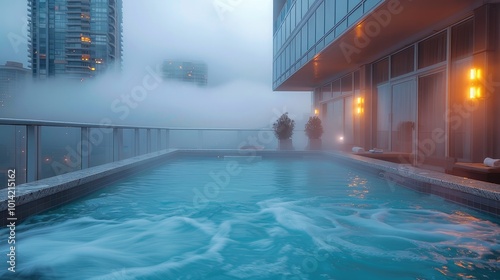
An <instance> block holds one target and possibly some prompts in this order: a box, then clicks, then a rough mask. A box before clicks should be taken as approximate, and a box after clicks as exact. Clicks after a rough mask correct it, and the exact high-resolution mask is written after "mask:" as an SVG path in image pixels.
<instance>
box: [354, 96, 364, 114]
mask: <svg viewBox="0 0 500 280" xmlns="http://www.w3.org/2000/svg"><path fill="white" fill-rule="evenodd" d="M364 103H365V100H364V98H363V97H358V98H357V99H356V114H358V115H360V114H362V113H363V112H364V110H365V109H364Z"/></svg>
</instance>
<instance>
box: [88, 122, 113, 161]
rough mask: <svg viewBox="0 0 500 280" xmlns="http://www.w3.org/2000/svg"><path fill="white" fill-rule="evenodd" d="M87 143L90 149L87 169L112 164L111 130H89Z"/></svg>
mask: <svg viewBox="0 0 500 280" xmlns="http://www.w3.org/2000/svg"><path fill="white" fill-rule="evenodd" d="M87 141H88V143H89V145H90V147H91V149H90V155H89V167H92V166H97V165H101V164H106V163H110V162H113V129H112V128H90V129H89V139H87Z"/></svg>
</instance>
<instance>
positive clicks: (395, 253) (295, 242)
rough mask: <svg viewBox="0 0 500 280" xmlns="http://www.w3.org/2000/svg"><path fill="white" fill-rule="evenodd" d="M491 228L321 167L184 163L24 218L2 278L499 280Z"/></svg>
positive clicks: (472, 216) (464, 212)
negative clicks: (10, 264) (13, 264)
mask: <svg viewBox="0 0 500 280" xmlns="http://www.w3.org/2000/svg"><path fill="white" fill-rule="evenodd" d="M217 184H218V185H217ZM499 225H500V223H499V220H498V219H497V218H493V217H491V216H487V215H485V214H481V213H478V212H475V211H472V210H469V209H466V208H463V207H461V206H458V205H455V204H451V203H447V202H445V201H444V200H443V199H441V198H439V197H435V196H430V195H425V194H420V193H416V192H413V191H411V190H408V189H405V188H403V187H400V186H394V185H393V184H392V183H388V182H386V181H385V180H383V179H382V178H378V177H372V176H369V175H368V174H365V173H362V172H356V171H355V170H352V169H350V168H347V167H346V166H343V165H341V164H338V163H335V162H331V161H323V160H314V159H309V160H291V159H287V160H268V159H264V160H262V161H257V160H254V161H251V162H249V163H248V162H245V161H243V162H231V161H224V160H222V159H182V160H174V161H172V162H169V163H166V164H165V165H163V166H161V167H159V168H155V169H153V170H150V171H147V172H144V173H142V174H140V175H139V176H136V177H134V178H129V179H126V180H123V181H120V182H117V183H115V184H113V185H111V186H109V187H107V188H105V189H103V190H100V191H98V192H96V193H94V194H92V195H90V196H87V197H85V198H84V199H80V200H78V201H75V202H73V203H70V204H67V205H65V206H64V207H61V208H58V209H55V210H51V211H48V212H45V213H43V214H40V215H37V216H33V217H31V218H29V219H28V220H27V221H25V222H23V223H22V224H21V225H20V226H18V227H17V228H16V239H17V242H16V245H17V258H16V260H17V263H16V274H13V273H11V272H9V271H7V267H5V269H3V270H2V271H0V278H2V279H4V278H5V279H9V278H8V277H9V276H11V277H12V276H14V275H15V276H16V277H17V278H13V279H498V272H499V271H500V245H499V243H500V242H499V241H500V226H499ZM0 233H1V235H2V236H7V235H8V232H7V230H6V229H2V230H1V231H0ZM4 241H5V240H4ZM0 249H1V251H2V252H7V242H6V241H5V242H2V244H0ZM4 259H6V257H5V255H4ZM3 263H4V264H5V261H3Z"/></svg>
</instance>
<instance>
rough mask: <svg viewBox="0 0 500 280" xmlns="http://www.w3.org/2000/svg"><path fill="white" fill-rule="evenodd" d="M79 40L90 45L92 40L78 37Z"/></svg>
mask: <svg viewBox="0 0 500 280" xmlns="http://www.w3.org/2000/svg"><path fill="white" fill-rule="evenodd" d="M80 40H81V41H82V42H86V43H90V42H92V40H90V37H86V36H81V37H80Z"/></svg>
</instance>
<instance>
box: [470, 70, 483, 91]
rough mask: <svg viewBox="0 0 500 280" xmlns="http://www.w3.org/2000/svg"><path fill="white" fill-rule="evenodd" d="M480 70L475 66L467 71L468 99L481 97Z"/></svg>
mask: <svg viewBox="0 0 500 280" xmlns="http://www.w3.org/2000/svg"><path fill="white" fill-rule="evenodd" d="M480 79H481V70H480V69H477V68H471V69H470V73H469V80H470V86H469V99H479V98H481V85H480Z"/></svg>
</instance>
